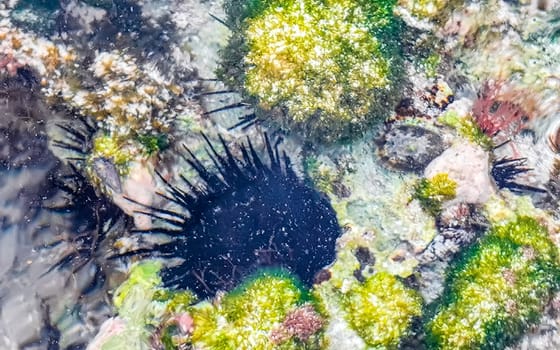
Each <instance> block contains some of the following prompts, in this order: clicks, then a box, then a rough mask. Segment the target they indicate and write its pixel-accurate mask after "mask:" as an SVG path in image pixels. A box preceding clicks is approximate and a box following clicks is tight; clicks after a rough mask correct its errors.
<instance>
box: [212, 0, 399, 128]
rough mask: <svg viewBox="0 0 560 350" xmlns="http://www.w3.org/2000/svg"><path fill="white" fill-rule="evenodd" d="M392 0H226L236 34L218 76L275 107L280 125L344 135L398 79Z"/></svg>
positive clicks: (264, 106) (264, 105) (261, 104)
mask: <svg viewBox="0 0 560 350" xmlns="http://www.w3.org/2000/svg"><path fill="white" fill-rule="evenodd" d="M234 3H235V4H237V5H238V7H239V8H241V9H239V8H235V6H234V5H235V4H234ZM394 5H395V1H393V0H384V1H355V0H328V1H319V0H298V1H294V0H275V1H273V0H270V1H249V2H247V3H239V1H237V2H232V4H230V6H229V8H230V9H232V10H230V11H229V12H230V21H231V22H232V24H233V25H234V26H235V27H236V30H237V31H238V32H237V33H234V36H233V38H232V40H231V41H230V45H229V47H228V49H226V50H225V54H224V60H223V62H222V69H221V75H222V76H223V78H224V80H226V82H227V83H228V84H230V85H234V86H235V87H237V88H241V89H242V90H243V91H244V92H245V93H246V94H247V95H249V96H251V97H252V98H254V99H255V101H256V103H257V105H258V106H259V107H260V108H261V109H263V110H265V111H267V112H269V111H276V112H279V113H274V114H275V115H278V116H280V117H279V118H276V121H277V122H278V123H279V124H281V125H284V126H288V127H292V126H293V127H296V128H297V129H299V130H300V131H301V130H303V131H304V132H305V133H306V134H314V135H315V136H320V137H321V138H324V139H337V138H339V137H341V136H350V135H349V134H348V132H349V130H351V129H356V127H358V126H359V125H360V124H363V123H364V122H365V121H367V120H369V119H371V118H373V117H374V115H375V114H376V113H379V112H380V109H379V108H377V110H376V107H378V105H380V104H381V103H380V102H381V101H382V102H383V103H386V102H387V99H386V98H381V96H385V97H387V96H386V93H387V90H388V89H389V88H390V87H391V86H392V84H393V83H394V82H395V81H394V80H396V79H394V75H395V73H396V72H397V71H398V70H399V67H398V66H399V61H400V59H399V58H398V57H395V53H396V52H397V51H398V50H397V49H396V47H397V46H396V45H393V42H392V41H393V40H396V38H398V36H399V35H398V27H399V26H398V24H397V22H398V21H397V19H396V18H395V17H394V16H393V13H392V10H393V7H394ZM235 16H238V17H237V18H235ZM232 57H235V58H236V60H232ZM239 60H241V61H242V62H243V64H242V68H241V69H239ZM384 107H387V106H386V105H384ZM386 109H387V108H385V110H386ZM374 111H376V112H374ZM320 134H321V135H320ZM343 134H344V135H343Z"/></svg>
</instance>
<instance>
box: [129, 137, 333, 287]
mask: <svg viewBox="0 0 560 350" xmlns="http://www.w3.org/2000/svg"><path fill="white" fill-rule="evenodd" d="M204 138H205V140H206V143H207V145H208V148H207V153H208V155H209V156H210V158H211V160H212V162H213V163H214V166H215V168H216V171H217V172H212V171H211V170H209V169H208V168H207V167H206V166H204V165H203V164H202V162H201V161H200V160H199V159H198V158H197V157H196V156H195V155H194V154H193V153H192V152H191V151H190V150H189V149H187V155H186V156H185V159H186V161H187V162H188V163H189V165H190V166H191V167H192V168H193V169H194V170H195V171H196V173H197V174H198V176H199V177H200V179H201V180H202V182H203V183H204V185H203V186H195V185H194V184H193V183H192V182H191V181H189V180H187V179H186V178H185V177H183V176H182V177H181V178H182V180H183V182H184V184H185V185H186V187H187V188H188V190H185V189H181V188H179V187H178V186H175V185H172V184H170V183H169V182H167V181H166V180H164V182H166V185H167V194H163V195H162V196H163V197H164V198H165V199H166V200H169V201H172V202H174V203H176V204H178V205H179V206H180V207H182V209H183V210H181V211H174V210H168V209H162V208H156V207H151V206H149V207H146V208H147V210H146V214H148V215H150V216H153V217H156V218H159V219H162V220H163V221H164V222H166V223H167V224H166V225H159V226H157V227H155V228H152V229H150V230H145V231H140V232H141V233H144V234H151V233H153V234H166V235H169V236H171V237H173V239H172V240H171V241H170V242H166V243H161V244H156V245H155V246H154V247H153V248H150V249H141V250H137V251H134V252H130V254H145V255H154V254H156V255H158V256H161V257H166V258H181V259H182V260H183V262H182V263H180V264H178V265H175V266H170V267H168V268H166V269H164V270H163V276H162V277H163V280H164V283H165V284H167V285H169V286H177V287H180V288H185V287H188V288H191V289H193V290H194V291H196V292H197V293H199V294H200V295H211V294H212V293H214V292H216V291H217V290H220V289H229V288H231V287H233V286H234V285H235V284H236V283H237V282H238V281H239V280H240V278H241V277H243V276H244V275H246V274H247V273H248V272H250V271H252V270H254V269H255V268H256V267H259V266H283V267H286V268H288V269H290V270H291V271H292V272H294V273H296V274H297V275H299V277H300V278H301V279H302V280H303V281H304V282H307V283H310V282H311V281H312V280H313V277H314V274H315V273H316V272H317V271H318V270H319V269H321V268H322V267H324V266H325V265H327V264H329V263H331V262H332V260H333V259H334V255H335V254H334V253H335V249H334V247H335V240H336V238H337V237H338V236H339V234H340V227H339V225H338V222H337V219H336V216H335V212H334V210H333V208H332V207H331V205H330V203H329V202H328V200H327V199H326V198H325V197H324V196H322V195H321V194H320V193H319V192H317V191H316V190H314V189H313V188H310V187H308V186H307V185H305V184H304V183H303V181H302V180H301V179H300V178H299V177H298V176H297V175H296V174H295V172H294V171H293V169H292V166H291V163H290V159H289V158H288V156H287V155H286V154H285V153H284V154H282V156H280V153H279V150H278V146H277V145H275V146H273V145H271V143H270V141H269V138H268V136H267V135H266V134H265V135H264V138H265V144H266V151H267V154H268V158H269V162H264V161H263V160H262V159H261V157H259V156H258V154H257V152H256V150H255V148H254V147H253V144H252V143H251V141H248V142H247V145H241V146H240V151H241V154H242V156H241V157H235V156H234V155H233V154H232V150H231V149H230V148H229V147H228V146H227V145H226V142H225V141H224V139H223V138H221V137H220V140H221V144H222V145H223V148H224V153H223V154H220V153H219V152H218V151H217V150H216V148H215V147H214V145H213V144H212V143H211V142H210V140H208V138H207V137H206V136H204ZM162 179H163V178H162Z"/></svg>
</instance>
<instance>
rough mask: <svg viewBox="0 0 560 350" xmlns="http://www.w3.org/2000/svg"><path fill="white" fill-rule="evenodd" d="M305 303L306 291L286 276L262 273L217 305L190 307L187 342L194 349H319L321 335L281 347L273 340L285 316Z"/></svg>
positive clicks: (272, 272) (275, 273) (204, 304)
mask: <svg viewBox="0 0 560 350" xmlns="http://www.w3.org/2000/svg"><path fill="white" fill-rule="evenodd" d="M308 301H309V296H308V294H307V292H306V291H305V289H303V288H301V285H300V283H299V281H297V280H296V279H294V278H293V277H292V276H290V275H289V274H288V273H286V272H285V271H281V270H265V271H263V272H261V273H259V274H257V275H255V276H253V277H251V278H250V279H249V280H247V281H246V282H244V283H243V284H242V285H240V286H238V287H237V288H235V289H234V290H233V291H231V292H229V293H227V294H226V295H224V296H223V297H222V298H221V299H219V300H218V301H217V302H216V303H213V304H212V303H209V302H206V303H201V304H198V305H196V306H195V307H193V308H192V309H191V310H190V313H191V315H192V317H193V320H194V324H195V328H194V332H193V334H192V336H191V338H190V342H191V343H192V345H194V346H195V347H196V348H197V349H198V348H202V349H220V350H228V349H231V350H237V349H251V350H265V349H294V350H295V349H320V345H319V344H320V336H310V337H309V338H308V339H306V340H305V341H302V340H301V339H298V338H297V337H293V338H289V339H283V341H282V342H280V344H278V342H277V341H276V339H275V338H274V337H273V332H274V331H275V330H276V329H277V328H278V327H280V326H281V325H282V323H283V321H284V320H285V319H286V317H287V316H288V315H289V314H290V313H291V312H293V311H294V310H296V309H297V308H298V307H301V306H302V305H304V303H306V302H308Z"/></svg>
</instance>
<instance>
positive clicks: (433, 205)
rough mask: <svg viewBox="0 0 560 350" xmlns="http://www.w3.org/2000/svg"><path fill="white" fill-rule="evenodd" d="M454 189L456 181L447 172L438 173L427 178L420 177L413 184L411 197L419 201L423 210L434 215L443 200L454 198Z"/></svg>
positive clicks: (439, 208) (439, 210) (438, 210)
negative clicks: (414, 184)
mask: <svg viewBox="0 0 560 350" xmlns="http://www.w3.org/2000/svg"><path fill="white" fill-rule="evenodd" d="M456 189H457V183H456V182H455V181H453V180H452V179H451V178H450V177H449V175H448V174H446V173H439V174H436V175H434V176H433V177H431V178H429V179H426V178H422V179H420V180H419V181H418V183H417V184H416V186H414V193H413V198H415V199H417V200H418V201H420V205H421V206H422V208H423V209H424V210H426V211H427V212H429V213H430V214H432V215H434V216H436V215H438V214H439V213H440V212H441V204H442V203H443V202H444V201H446V200H451V199H453V198H455V194H456Z"/></svg>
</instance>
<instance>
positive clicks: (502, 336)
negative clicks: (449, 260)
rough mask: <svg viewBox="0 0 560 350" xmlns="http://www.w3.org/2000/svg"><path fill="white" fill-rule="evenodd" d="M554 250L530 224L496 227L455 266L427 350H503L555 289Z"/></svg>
mask: <svg viewBox="0 0 560 350" xmlns="http://www.w3.org/2000/svg"><path fill="white" fill-rule="evenodd" d="M559 282H560V265H559V261H558V252H557V247H556V246H555V245H554V244H553V243H552V241H551V240H550V239H549V236H548V230H547V228H546V227H544V226H543V225H541V224H539V222H537V221H536V220H535V219H534V218H531V217H528V216H519V217H517V218H516V219H515V220H513V221H510V222H508V223H504V224H500V225H496V226H494V227H492V228H491V229H490V231H489V232H488V234H487V235H486V236H485V237H484V238H482V240H481V241H480V242H479V243H477V244H476V245H474V246H473V247H471V248H469V249H467V250H466V251H465V252H464V253H463V255H462V256H461V257H460V258H459V259H458V260H457V261H455V263H454V264H453V265H452V267H451V268H450V270H449V271H448V276H447V282H446V284H447V287H446V290H445V291H444V294H443V297H442V298H443V299H442V300H441V303H439V306H438V307H437V309H436V312H435V315H434V316H433V318H431V319H430V320H429V321H428V322H427V324H426V332H427V344H428V345H429V348H431V349H503V348H504V347H505V346H506V345H508V344H509V343H511V342H512V341H513V340H515V339H516V338H517V337H518V336H520V335H521V334H522V333H523V331H525V330H526V329H527V327H528V326H529V325H530V324H532V323H535V322H536V321H538V319H539V317H540V314H541V312H542V310H543V308H544V306H545V305H546V303H547V302H548V300H549V298H550V296H551V293H552V292H553V291H556V290H557V289H558V286H559Z"/></svg>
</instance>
